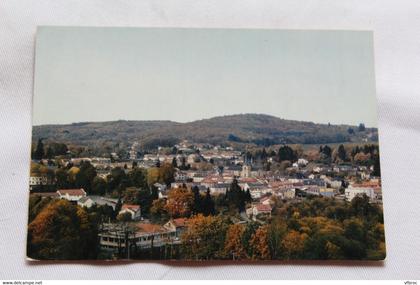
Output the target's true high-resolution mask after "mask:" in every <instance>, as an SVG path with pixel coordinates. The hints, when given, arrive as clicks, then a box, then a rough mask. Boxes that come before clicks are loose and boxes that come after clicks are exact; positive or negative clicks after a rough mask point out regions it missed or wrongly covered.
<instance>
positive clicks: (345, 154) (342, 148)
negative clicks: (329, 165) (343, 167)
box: [337, 144, 347, 161]
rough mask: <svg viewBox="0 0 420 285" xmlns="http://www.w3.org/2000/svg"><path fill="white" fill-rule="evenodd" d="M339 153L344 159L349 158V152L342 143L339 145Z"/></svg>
mask: <svg viewBox="0 0 420 285" xmlns="http://www.w3.org/2000/svg"><path fill="white" fill-rule="evenodd" d="M337 152H338V153H337V155H338V158H339V159H341V160H342V161H346V159H347V153H346V150H345V148H344V145H342V144H340V146H339V147H338V151H337Z"/></svg>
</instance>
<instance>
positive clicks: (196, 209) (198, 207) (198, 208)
mask: <svg viewBox="0 0 420 285" xmlns="http://www.w3.org/2000/svg"><path fill="white" fill-rule="evenodd" d="M191 190H192V192H193V195H194V206H193V214H200V213H203V208H202V198H201V195H200V190H199V189H198V187H197V186H194V187H193V188H192V189H191Z"/></svg>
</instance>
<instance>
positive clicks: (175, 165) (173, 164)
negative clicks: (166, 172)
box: [172, 157, 178, 168]
mask: <svg viewBox="0 0 420 285" xmlns="http://www.w3.org/2000/svg"><path fill="white" fill-rule="evenodd" d="M172 166H173V167H174V168H177V167H178V163H177V161H176V157H174V158H173V159H172Z"/></svg>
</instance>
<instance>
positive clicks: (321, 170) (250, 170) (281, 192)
mask: <svg viewBox="0 0 420 285" xmlns="http://www.w3.org/2000/svg"><path fill="white" fill-rule="evenodd" d="M137 148H138V144H133V146H132V147H131V148H130V151H129V156H130V160H129V161H123V162H121V161H120V162H115V161H111V158H101V157H88V158H71V159H69V160H68V161H65V163H71V164H72V165H74V166H77V165H79V164H80V163H81V162H82V161H89V162H90V163H91V164H92V165H93V166H94V167H95V168H96V170H97V173H98V176H100V177H103V178H105V179H106V178H107V176H108V175H109V174H110V171H111V170H112V169H113V168H115V167H120V168H123V169H125V170H126V171H127V172H128V171H130V168H131V167H132V162H133V161H135V162H136V163H137V166H138V167H144V168H146V169H147V168H150V167H155V166H156V165H157V163H158V162H160V163H164V162H168V163H172V164H174V162H176V164H177V165H178V166H180V165H185V164H188V165H189V166H193V167H188V168H181V167H178V168H177V169H176V172H175V176H174V180H175V181H174V182H173V183H171V185H164V184H161V183H156V184H154V186H155V187H156V189H158V194H159V198H160V199H165V198H167V195H168V192H169V191H170V189H173V188H179V187H188V188H193V187H197V188H198V189H199V191H200V192H202V193H206V192H207V191H209V192H210V194H211V195H214V196H217V195H221V194H225V193H226V191H227V190H228V189H229V188H230V186H231V184H232V182H233V181H235V180H236V181H237V182H238V185H239V187H240V188H241V189H242V190H244V191H249V193H250V195H251V197H252V203H250V204H249V205H248V207H247V209H246V211H245V213H243V215H242V214H241V217H242V218H243V220H241V221H240V222H247V221H249V220H250V219H254V220H256V219H257V218H258V217H261V216H270V215H271V213H272V211H273V207H274V206H275V205H274V204H275V203H274V201H275V200H276V199H277V200H291V201H294V202H299V200H300V199H303V198H305V197H307V196H310V195H312V196H323V197H330V198H335V199H339V200H343V201H351V200H353V199H354V198H355V197H357V196H359V195H366V196H367V197H369V199H370V201H371V202H372V203H381V202H382V192H381V181H380V178H377V177H372V176H371V173H372V169H371V168H369V167H366V166H362V165H352V164H349V165H346V164H334V163H332V164H322V163H314V162H309V161H308V160H306V159H304V158H300V159H298V160H297V161H296V162H295V163H293V164H292V165H290V167H289V168H288V169H286V170H287V173H293V175H284V174H282V175H280V174H278V173H277V172H276V171H270V170H266V169H265V167H264V165H263V164H262V163H261V162H253V161H248V160H247V159H245V158H244V156H243V154H242V153H241V152H239V151H236V150H234V149H232V148H230V147H228V148H221V147H212V148H211V147H203V146H196V147H194V148H192V147H191V146H188V145H187V144H180V145H177V146H176V148H177V150H178V153H177V154H162V153H160V152H159V151H158V152H157V153H154V154H145V155H143V156H142V157H141V158H140V159H139V157H138V152H137ZM179 150H182V152H179ZM270 161H271V162H272V158H267V161H266V162H268V163H270ZM201 162H206V163H207V167H205V168H204V167H203V168H200V167H194V166H195V165H199V164H200V163H201ZM209 164H210V165H211V166H212V167H210V168H209V167H208V165H209ZM48 183H49V182H48V180H47V178H46V177H42V176H31V177H30V188H31V189H32V187H33V186H37V185H45V184H48ZM33 195H40V196H42V197H51V198H56V199H66V200H68V201H71V202H72V203H76V204H78V205H79V206H81V207H87V208H90V207H92V206H94V205H108V206H110V207H112V208H113V209H114V210H115V208H116V205H117V203H118V201H117V199H112V198H108V197H102V196H95V195H87V193H86V192H85V191H84V190H83V189H59V190H57V191H56V192H51V193H45V192H41V193H36V194H33ZM119 214H128V215H130V216H131V220H133V221H135V223H130V225H129V226H128V225H126V224H124V223H105V224H103V225H102V228H101V230H100V233H99V239H100V245H101V247H102V248H103V249H105V250H114V251H115V250H121V249H124V248H125V249H128V247H130V248H131V247H135V248H140V249H144V248H153V247H159V246H162V245H174V244H177V243H179V242H180V239H179V237H180V235H181V234H182V232H183V230H184V229H185V227H186V225H187V224H188V219H171V220H169V221H168V222H167V223H166V224H164V225H157V224H152V223H150V222H148V221H146V220H144V219H143V217H142V212H141V205H130V204H122V206H121V210H120V211H119ZM128 252H129V250H128Z"/></svg>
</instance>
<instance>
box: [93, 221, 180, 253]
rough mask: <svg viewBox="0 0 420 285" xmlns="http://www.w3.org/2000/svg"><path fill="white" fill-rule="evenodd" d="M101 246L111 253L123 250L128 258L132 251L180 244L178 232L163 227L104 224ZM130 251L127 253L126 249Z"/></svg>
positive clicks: (138, 224)
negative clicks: (177, 236)
mask: <svg viewBox="0 0 420 285" xmlns="http://www.w3.org/2000/svg"><path fill="white" fill-rule="evenodd" d="M98 236H99V245H100V247H101V248H102V249H104V250H107V251H110V252H118V251H119V250H123V251H125V252H126V254H127V257H128V258H129V256H130V251H135V250H142V249H150V248H154V247H162V246H165V245H173V244H177V243H179V241H178V239H177V238H176V232H175V231H173V230H168V229H166V228H165V227H163V226H160V225H155V224H148V223H141V222H140V223H130V224H128V225H123V224H113V223H107V224H102V226H101V229H100V232H99V234H98ZM127 246H128V248H129V249H130V250H129V252H127V250H126V248H127Z"/></svg>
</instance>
